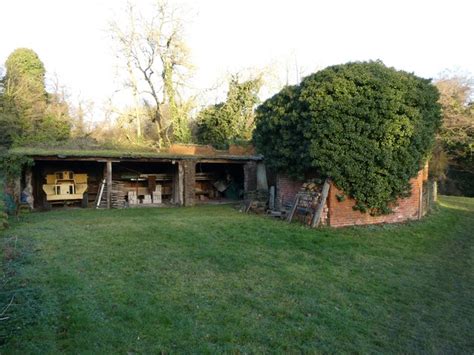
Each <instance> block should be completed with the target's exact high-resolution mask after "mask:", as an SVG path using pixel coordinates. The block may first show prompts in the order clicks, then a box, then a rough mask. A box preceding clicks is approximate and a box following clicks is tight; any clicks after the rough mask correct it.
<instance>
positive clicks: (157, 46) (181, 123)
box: [110, 0, 192, 145]
mask: <svg viewBox="0 0 474 355" xmlns="http://www.w3.org/2000/svg"><path fill="white" fill-rule="evenodd" d="M125 15H126V16H125V18H126V23H119V22H117V21H114V22H112V23H111V25H110V33H111V35H112V38H113V39H114V40H115V42H116V44H117V56H118V57H119V58H120V59H121V60H122V62H123V63H124V64H125V67H126V68H127V76H128V79H127V83H126V86H127V88H130V89H131V91H132V96H133V102H134V106H135V108H136V109H135V111H134V121H135V123H136V132H137V138H141V136H142V124H143V122H142V118H141V114H142V112H143V110H141V109H140V106H145V107H147V108H148V110H147V112H149V115H150V117H149V118H150V119H151V121H152V122H153V123H154V125H155V128H156V136H157V139H158V145H162V144H163V143H165V144H167V143H169V142H170V141H187V140H188V139H189V138H190V131H189V127H188V121H187V115H186V112H184V111H185V110H184V108H185V107H187V106H186V105H185V104H184V103H185V102H184V100H183V97H182V89H183V87H184V84H185V82H186V79H188V78H189V74H190V70H191V69H192V66H191V65H190V61H189V51H188V48H187V46H186V43H185V41H184V20H183V12H182V9H181V8H178V7H176V6H173V5H171V4H170V3H169V2H168V1H166V0H157V1H156V2H155V3H154V6H153V11H152V12H151V15H148V16H145V15H144V14H143V13H141V12H140V11H139V10H138V9H137V7H136V6H135V5H134V4H133V3H132V2H129V3H128V5H127V8H126V10H125Z"/></svg>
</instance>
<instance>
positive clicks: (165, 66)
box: [0, 0, 474, 195]
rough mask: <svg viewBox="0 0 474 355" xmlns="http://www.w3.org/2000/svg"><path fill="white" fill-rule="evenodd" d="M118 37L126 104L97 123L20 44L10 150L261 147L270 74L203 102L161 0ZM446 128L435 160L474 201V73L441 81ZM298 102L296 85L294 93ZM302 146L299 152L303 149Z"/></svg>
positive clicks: (6, 80) (12, 70)
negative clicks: (258, 135) (261, 114)
mask: <svg viewBox="0 0 474 355" xmlns="http://www.w3.org/2000/svg"><path fill="white" fill-rule="evenodd" d="M122 15H123V19H122V20H121V21H111V22H110V24H109V34H110V38H111V43H113V46H114V49H115V53H116V56H117V61H118V69H119V72H120V73H121V74H122V77H121V78H122V80H121V81H120V82H119V84H120V89H121V90H122V93H123V94H124V96H125V97H128V98H129V99H128V100H127V102H128V105H127V106H126V107H115V106H114V105H110V107H109V108H108V109H107V110H106V115H105V117H103V119H99V118H97V117H94V118H93V122H86V121H87V120H89V121H91V118H90V116H91V115H92V112H93V110H92V104H91V103H86V102H80V103H79V104H72V103H71V100H68V97H67V95H66V94H65V92H64V90H62V89H61V87H60V85H59V84H57V83H56V85H49V86H48V88H47V85H46V84H45V82H46V79H45V75H46V69H45V67H44V65H43V63H42V62H41V60H40V58H39V57H38V55H37V54H36V53H35V52H34V51H33V50H31V49H26V48H19V49H17V50H15V51H14V52H13V53H12V54H11V55H10V56H9V57H8V59H7V60H6V62H5V66H4V71H3V74H2V73H0V79H1V80H0V127H1V130H0V146H2V147H10V146H12V145H32V144H35V145H36V144H47V145H52V144H59V145H65V144H70V145H74V144H76V145H81V146H83V147H92V146H107V147H124V146H125V147H127V148H128V147H136V148H138V149H160V148H162V147H165V146H167V145H169V144H171V143H175V142H181V143H200V144H211V145H213V146H215V147H217V148H226V147H227V146H228V145H229V144H234V143H240V144H246V143H249V142H251V140H252V134H253V130H254V128H255V110H256V108H257V106H258V105H259V104H260V93H261V89H262V88H263V87H264V86H265V85H266V81H265V78H264V77H265V76H264V75H263V72H262V71H258V72H257V73H253V74H252V75H247V76H243V75H238V74H234V75H230V76H229V78H228V79H227V82H226V86H227V90H226V95H225V99H223V100H222V101H221V102H218V103H216V104H212V105H208V106H202V105H199V104H198V101H199V97H200V95H202V94H203V93H202V92H199V91H197V90H195V89H193V88H192V87H191V85H190V84H189V83H190V82H191V80H190V79H191V78H192V75H193V65H192V63H191V60H190V55H189V54H190V52H189V48H188V47H187V45H186V38H185V37H186V36H185V24H186V16H187V15H186V12H185V9H182V8H179V7H176V6H174V5H172V4H170V3H168V2H167V1H166V0H157V1H156V3H155V7H154V9H153V11H151V12H147V13H146V14H144V13H142V12H140V9H139V7H138V6H135V5H134V4H133V3H132V2H130V3H129V4H128V6H127V7H126V9H124V11H123V13H122ZM435 85H436V86H437V88H438V90H439V92H440V100H439V102H440V104H441V106H442V113H443V126H442V129H441V131H440V133H439V134H438V136H437V140H436V146H435V148H434V151H433V157H432V159H431V170H432V175H433V176H435V177H436V178H437V179H438V180H439V181H440V188H441V191H442V192H444V193H451V194H467V195H474V162H473V159H474V158H473V149H474V128H473V127H474V123H473V122H474V108H473V107H474V104H473V92H474V91H473V90H474V89H473V81H472V79H471V78H470V77H469V75H459V74H447V75H443V76H441V77H440V78H438V79H437V80H436V81H435ZM286 90H287V91H288V90H289V91H288V95H290V96H291V90H290V87H288V88H287V89H286ZM295 149H298V148H295Z"/></svg>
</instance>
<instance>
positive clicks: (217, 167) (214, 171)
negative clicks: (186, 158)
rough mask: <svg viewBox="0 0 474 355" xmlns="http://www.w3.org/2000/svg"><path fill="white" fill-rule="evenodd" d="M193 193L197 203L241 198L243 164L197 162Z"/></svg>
mask: <svg viewBox="0 0 474 355" xmlns="http://www.w3.org/2000/svg"><path fill="white" fill-rule="evenodd" d="M195 193H196V201H197V202H198V203H199V202H201V203H205V202H207V201H226V200H241V199H243V193H244V168H243V164H239V163H197V164H196V183H195Z"/></svg>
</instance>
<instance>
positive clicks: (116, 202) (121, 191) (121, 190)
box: [111, 181, 127, 208]
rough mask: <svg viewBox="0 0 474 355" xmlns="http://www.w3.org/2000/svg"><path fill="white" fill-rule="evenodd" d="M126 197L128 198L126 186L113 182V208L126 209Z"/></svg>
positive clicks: (119, 182)
mask: <svg viewBox="0 0 474 355" xmlns="http://www.w3.org/2000/svg"><path fill="white" fill-rule="evenodd" d="M125 196H127V190H126V188H125V184H124V183H123V182H121V181H113V182H112V194H111V198H112V201H111V207H112V208H124V207H125V203H126V201H125Z"/></svg>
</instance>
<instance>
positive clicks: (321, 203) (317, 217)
mask: <svg viewBox="0 0 474 355" xmlns="http://www.w3.org/2000/svg"><path fill="white" fill-rule="evenodd" d="M330 186H331V181H330V180H329V178H327V179H326V180H325V181H324V185H323V191H322V192H321V197H320V201H319V205H318V207H317V209H316V212H315V213H314V216H313V220H312V221H311V228H314V227H316V226H317V225H318V224H319V221H320V220H321V215H322V214H323V209H324V205H325V204H326V200H327V198H328V194H329V187H330Z"/></svg>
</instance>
